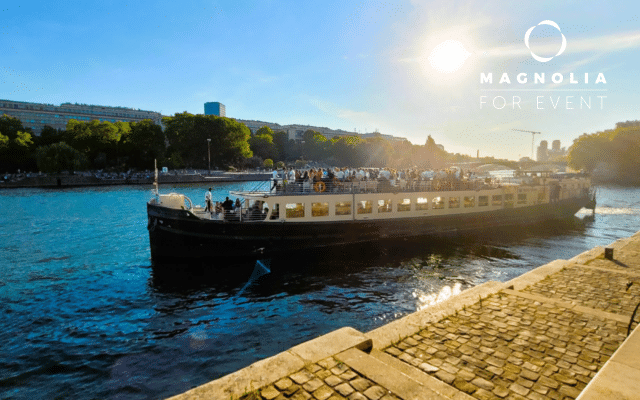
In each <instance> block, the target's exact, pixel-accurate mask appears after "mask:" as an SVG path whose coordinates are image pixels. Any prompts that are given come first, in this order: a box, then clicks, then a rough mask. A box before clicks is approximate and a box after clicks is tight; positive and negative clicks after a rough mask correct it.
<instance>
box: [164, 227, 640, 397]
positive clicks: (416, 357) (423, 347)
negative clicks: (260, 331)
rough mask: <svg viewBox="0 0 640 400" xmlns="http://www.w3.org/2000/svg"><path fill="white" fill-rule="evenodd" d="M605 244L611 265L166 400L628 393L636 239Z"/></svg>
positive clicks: (450, 308) (633, 369)
mask: <svg viewBox="0 0 640 400" xmlns="http://www.w3.org/2000/svg"><path fill="white" fill-rule="evenodd" d="M612 247H613V248H614V259H613V260H607V259H605V258H604V257H603V253H604V249H603V248H596V249H593V250H591V251H589V252H586V253H583V254H581V255H579V256H577V257H574V258H573V259H571V260H569V261H564V260H558V261H555V262H553V263H550V264H547V265H545V266H542V267H540V268H537V269H535V270H533V271H531V272H529V273H527V274H525V275H523V276H521V277H519V278H516V279H514V280H512V281H510V282H507V283H498V282H488V283H486V284H484V285H481V286H479V287H476V288H473V289H470V290H467V291H465V292H463V293H462V294H461V295H459V296H456V298H454V299H450V300H448V301H447V302H445V303H443V304H440V305H436V306H434V307H431V308H429V309H426V310H422V311H420V312H417V313H414V314H412V315H410V316H407V317H405V318H402V319H400V320H398V321H394V322H392V323H390V324H388V325H385V326H383V327H381V328H378V329H376V330H373V331H371V332H368V333H366V334H362V333H360V332H357V331H355V330H353V329H351V328H343V329H341V330H338V331H335V332H332V333H330V334H328V335H325V336H323V337H320V338H318V339H315V340H312V341H310V342H307V343H304V344H302V345H299V346H296V347H294V348H292V349H290V350H289V351H288V352H285V353H281V354H280V355H278V356H275V357H272V358H270V359H266V360H263V361H261V362H258V363H256V364H254V365H252V366H250V367H248V368H245V369H244V370H241V371H238V372H236V373H234V374H231V375H228V376H227V377H223V378H221V379H219V380H217V381H213V382H210V383H208V384H206V385H203V386H200V387H198V388H195V389H192V390H191V391H189V392H186V393H184V394H182V395H179V396H176V397H175V399H181V400H182V399H195V398H215V399H218V398H220V399H229V398H232V399H256V400H257V399H266V400H273V399H276V400H285V399H294V400H307V399H316V400H327V399H329V400H338V399H349V400H391V399H404V400H409V399H473V398H476V399H529V400H537V399H575V398H578V397H580V400H582V399H587V398H589V399H591V398H593V399H598V398H611V397H615V398H616V400H620V399H624V398H629V399H631V398H640V395H638V393H640V329H637V330H636V331H635V332H634V333H633V334H632V335H631V337H630V338H629V340H627V342H625V339H626V337H627V329H628V325H629V321H630V317H631V314H632V313H633V310H634V308H635V307H636V305H637V304H638V302H640V232H639V233H637V234H636V235H634V236H632V237H631V238H628V239H623V240H620V241H618V242H616V243H614V244H612ZM638 320H640V315H638V316H637V317H636V321H638ZM633 326H634V327H635V324H634V325H633ZM623 342H625V344H624V346H623V348H621V349H620V350H618V349H619V348H620V346H621V345H622V344H623ZM617 350H618V351H617ZM616 351H617V352H616ZM614 353H615V355H614ZM612 357H613V359H612ZM609 360H611V362H608V361H609ZM605 364H606V365H605ZM599 372H600V373H599ZM596 376H597V378H596V379H594V377H596ZM590 383H591V384H590ZM585 388H586V390H585Z"/></svg>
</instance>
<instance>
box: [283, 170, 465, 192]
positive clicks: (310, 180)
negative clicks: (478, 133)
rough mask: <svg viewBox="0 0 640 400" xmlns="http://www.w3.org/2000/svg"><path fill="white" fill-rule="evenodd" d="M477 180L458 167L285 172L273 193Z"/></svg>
mask: <svg viewBox="0 0 640 400" xmlns="http://www.w3.org/2000/svg"><path fill="white" fill-rule="evenodd" d="M473 179H474V175H473V173H468V174H464V172H463V171H462V170H461V169H459V168H457V167H454V168H448V169H442V170H439V171H433V170H420V169H416V168H412V169H400V170H396V169H391V168H347V167H344V168H311V169H308V170H298V169H284V170H279V171H273V173H272V186H271V190H272V191H273V190H276V191H302V188H303V185H304V184H305V183H307V186H306V187H307V188H309V189H310V188H313V189H314V190H315V191H325V190H330V191H331V189H333V188H334V187H339V186H342V184H344V183H347V182H362V181H376V182H378V185H380V187H381V189H384V188H390V187H392V186H397V185H398V184H399V183H400V182H403V183H404V185H403V186H405V187H412V185H413V184H414V183H416V182H428V181H434V180H439V181H446V182H462V181H471V180H473Z"/></svg>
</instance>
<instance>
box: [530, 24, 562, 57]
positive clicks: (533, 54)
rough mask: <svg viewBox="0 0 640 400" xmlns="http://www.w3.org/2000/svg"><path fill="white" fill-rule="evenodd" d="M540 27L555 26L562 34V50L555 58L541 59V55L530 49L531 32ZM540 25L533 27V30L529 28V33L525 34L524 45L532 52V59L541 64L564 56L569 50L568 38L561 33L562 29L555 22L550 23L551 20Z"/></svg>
mask: <svg viewBox="0 0 640 400" xmlns="http://www.w3.org/2000/svg"><path fill="white" fill-rule="evenodd" d="M538 25H550V26H553V27H554V28H556V29H557V30H558V32H560V35H561V36H562V45H561V46H560V50H559V51H558V53H557V54H556V55H555V56H552V57H540V56H539V55H536V54H535V53H534V52H533V50H531V47H529V36H530V35H531V31H533V29H534V28H535V27H536V26H538ZM538 25H534V26H532V27H531V28H529V30H528V31H527V33H525V34H524V44H525V45H527V49H529V51H531V57H533V58H534V59H536V60H538V61H540V62H547V61H549V60H551V59H552V58H553V57H556V56H559V55H560V54H562V53H563V52H564V49H566V48H567V38H566V37H564V35H563V34H562V32H561V31H560V27H559V26H558V24H556V23H555V22H553V21H549V20H546V21H542V22H540V23H539V24H538Z"/></svg>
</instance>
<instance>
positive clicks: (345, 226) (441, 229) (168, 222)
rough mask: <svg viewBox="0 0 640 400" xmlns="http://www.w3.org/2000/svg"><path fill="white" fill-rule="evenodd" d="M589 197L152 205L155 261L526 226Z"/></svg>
mask: <svg viewBox="0 0 640 400" xmlns="http://www.w3.org/2000/svg"><path fill="white" fill-rule="evenodd" d="M588 205H589V199H588V198H587V197H579V198H571V199H565V200H560V201H558V202H553V203H546V204H538V205H532V206H527V207H520V208H504V209H500V210H495V211H487V212H479V213H473V214H464V215H459V214H458V215H455V214H454V215H439V216H424V217H410V218H397V219H384V220H366V221H362V220H350V221H337V222H336V221H333V222H324V221H323V222H315V221H314V222H266V221H256V222H246V221H243V222H238V221H221V220H202V219H200V218H198V217H196V216H195V215H193V214H191V213H190V212H188V211H185V210H176V209H171V208H166V207H162V206H158V205H154V204H151V203H149V204H147V214H148V217H149V225H148V229H149V240H150V245H151V256H152V259H153V261H154V262H156V263H162V262H175V261H181V262H190V261H195V260H211V261H213V262H215V263H217V264H220V265H225V264H227V263H228V260H234V261H238V260H249V259H256V258H263V257H269V256H275V255H282V254H287V253H290V252H292V251H293V250H300V249H307V248H309V249H311V248H321V247H326V246H335V245H346V244H353V243H360V242H371V241H376V240H381V239H393V238H398V239H400V238H405V237H413V236H433V237H452V236H459V235H466V234H469V233H481V232H486V231H490V230H492V229H495V228H499V227H519V226H522V227H525V226H528V225H532V224H537V223H541V222H545V221H551V220H562V219H567V218H571V217H573V216H574V215H575V213H576V212H577V211H578V210H580V209H581V208H583V207H586V206H588Z"/></svg>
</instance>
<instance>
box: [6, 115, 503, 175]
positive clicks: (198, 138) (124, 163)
mask: <svg viewBox="0 0 640 400" xmlns="http://www.w3.org/2000/svg"><path fill="white" fill-rule="evenodd" d="M162 124H163V125H164V130H163V129H162V127H161V126H160V125H158V124H155V123H154V122H153V121H151V120H143V121H140V122H115V123H111V122H107V121H104V122H100V121H97V120H94V121H89V122H84V121H76V120H70V121H69V122H68V124H67V127H66V129H65V130H55V129H53V128H51V127H49V126H46V127H44V129H43V130H42V132H41V134H40V136H35V135H33V133H32V132H31V130H30V129H29V128H25V127H23V126H22V124H21V122H20V120H19V119H17V118H13V117H9V116H7V115H4V116H2V117H0V170H2V171H15V170H18V169H21V170H23V171H24V170H28V171H35V170H39V171H42V172H60V171H64V170H87V169H113V170H129V169H139V170H147V169H152V168H153V165H154V160H158V165H159V166H166V167H169V168H172V169H177V168H194V169H208V168H209V165H210V166H211V169H224V170H226V169H228V168H231V167H234V168H256V167H263V166H267V167H271V166H273V165H276V164H277V165H293V164H296V165H306V164H307V163H308V162H310V161H315V162H319V163H325V164H329V165H333V166H355V167H391V168H397V169H400V168H410V167H419V168H431V169H439V168H442V167H443V166H444V165H445V164H446V163H447V162H451V161H457V162H461V161H469V160H471V157H468V156H461V155H459V154H456V155H453V154H449V153H447V152H446V151H444V150H443V149H442V148H441V147H440V146H438V145H437V144H436V143H435V141H434V140H433V138H431V136H429V137H428V138H427V140H426V142H425V144H424V145H414V144H412V143H410V142H409V141H407V140H393V141H389V140H386V139H385V138H383V137H382V136H381V135H380V134H377V135H375V134H374V136H373V137H369V138H362V137H360V136H357V135H353V136H334V137H326V136H325V135H323V134H321V133H319V132H315V131H313V130H307V131H306V132H304V134H303V135H302V140H293V139H290V138H289V136H288V134H287V133H286V132H282V131H275V132H274V131H273V130H272V129H271V128H269V127H267V126H264V127H262V128H260V129H259V130H258V131H257V132H256V133H255V135H252V134H251V132H250V130H249V128H248V127H247V126H246V125H244V124H242V123H240V122H237V121H236V120H234V119H231V118H225V117H218V116H213V115H201V114H197V115H193V114H189V113H186V112H184V113H178V114H175V115H174V116H171V117H164V118H163V120H162ZM209 139H210V141H209ZM474 160H475V159H474ZM492 161H495V160H493V159H491V160H488V162H492Z"/></svg>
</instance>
